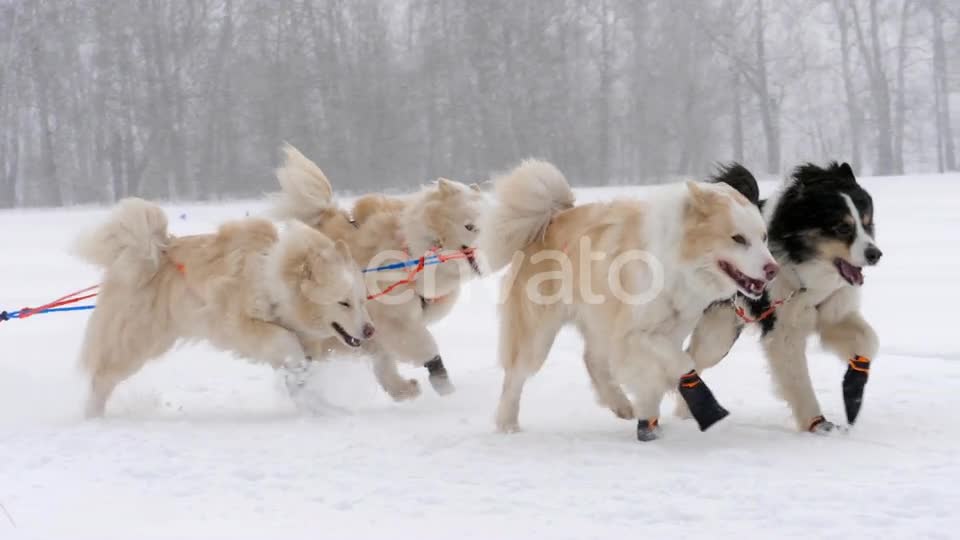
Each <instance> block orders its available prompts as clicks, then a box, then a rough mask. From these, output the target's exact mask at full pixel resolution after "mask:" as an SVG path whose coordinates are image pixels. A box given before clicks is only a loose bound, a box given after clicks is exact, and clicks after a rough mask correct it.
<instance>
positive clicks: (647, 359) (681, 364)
mask: <svg viewBox="0 0 960 540" xmlns="http://www.w3.org/2000/svg"><path fill="white" fill-rule="evenodd" d="M615 342H616V343H617V344H616V345H615V348H614V353H613V356H612V358H613V360H614V362H615V364H614V369H615V370H616V375H617V378H618V379H619V380H620V381H621V382H622V383H623V384H624V386H626V387H627V388H628V389H629V390H630V392H631V394H632V395H633V399H634V411H635V412H636V413H637V418H638V419H639V420H638V423H637V437H638V438H639V439H640V440H642V441H646V440H653V439H656V438H657V437H658V425H659V421H658V420H659V416H660V403H661V401H662V400H663V395H664V394H665V393H666V391H667V390H668V389H669V388H673V387H677V388H678V389H679V392H680V395H681V397H682V398H683V400H684V401H686V403H687V405H688V407H689V408H690V411H691V414H692V415H693V417H694V418H695V419H696V421H697V424H698V425H699V426H700V430H701V431H705V430H707V429H708V428H709V427H710V426H712V425H713V424H715V423H716V422H718V421H720V420H722V419H723V418H724V417H726V416H727V415H728V414H729V413H728V412H727V410H726V409H724V408H723V407H722V406H721V405H720V404H719V403H718V402H717V400H716V399H715V398H714V396H713V393H712V392H711V391H710V389H709V388H708V387H707V385H706V383H704V382H703V380H701V379H700V376H699V375H698V374H697V372H696V369H695V367H694V362H693V358H691V357H690V355H688V354H687V353H685V352H684V351H683V350H682V349H681V348H680V346H679V345H678V344H675V343H673V341H672V340H671V338H669V337H668V336H666V335H662V334H659V333H652V332H631V333H629V334H628V335H627V336H626V337H625V338H623V339H617V340H615Z"/></svg>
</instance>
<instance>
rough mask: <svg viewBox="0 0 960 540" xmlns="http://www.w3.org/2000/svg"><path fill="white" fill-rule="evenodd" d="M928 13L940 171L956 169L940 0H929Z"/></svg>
mask: <svg viewBox="0 0 960 540" xmlns="http://www.w3.org/2000/svg"><path fill="white" fill-rule="evenodd" d="M928 5H929V6H930V15H931V17H932V19H933V80H934V94H935V97H936V103H937V107H936V116H937V117H936V125H937V140H938V141H939V142H940V144H939V146H938V149H940V153H941V154H942V159H941V165H942V167H941V171H943V170H948V171H955V170H957V159H956V154H955V150H954V145H953V129H952V126H951V117H950V87H949V83H948V80H949V79H948V75H949V69H948V66H947V62H948V58H947V53H946V45H945V44H944V39H943V8H942V6H941V4H940V0H929V4H928Z"/></svg>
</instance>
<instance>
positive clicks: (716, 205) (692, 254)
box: [680, 188, 736, 260]
mask: <svg viewBox="0 0 960 540" xmlns="http://www.w3.org/2000/svg"><path fill="white" fill-rule="evenodd" d="M734 234H736V231H735V230H734V226H733V220H732V219H731V218H730V199H728V198H727V197H724V196H722V195H720V194H717V193H713V192H710V191H707V190H703V189H700V188H697V189H696V190H691V197H690V203H689V204H687V207H686V208H685V209H684V212H683V241H682V245H681V246H680V258H681V259H682V260H691V259H694V258H696V257H697V256H699V255H700V254H702V253H704V252H706V251H709V250H710V247H711V246H715V245H717V244H719V243H720V242H729V241H730V237H731V236H733V235H734Z"/></svg>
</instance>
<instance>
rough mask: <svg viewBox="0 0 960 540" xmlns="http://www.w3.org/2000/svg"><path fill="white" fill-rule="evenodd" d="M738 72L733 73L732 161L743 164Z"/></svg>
mask: <svg viewBox="0 0 960 540" xmlns="http://www.w3.org/2000/svg"><path fill="white" fill-rule="evenodd" d="M740 99H741V98H740V72H739V71H737V70H734V72H733V160H734V161H736V162H737V163H743V106H742V104H741V103H740Z"/></svg>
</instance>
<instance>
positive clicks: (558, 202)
mask: <svg viewBox="0 0 960 540" xmlns="http://www.w3.org/2000/svg"><path fill="white" fill-rule="evenodd" d="M494 185H495V193H496V199H497V206H496V208H495V209H494V210H493V211H492V212H491V213H490V214H489V216H488V218H487V219H485V220H484V225H483V234H482V238H481V242H480V245H481V251H482V252H483V253H484V255H485V256H486V257H487V258H488V259H489V261H490V264H491V266H492V267H493V268H494V269H497V268H501V267H505V266H507V265H508V264H509V265H510V270H509V272H508V273H507V275H506V277H505V278H504V283H503V304H502V307H501V320H500V359H501V362H502V365H503V368H504V370H505V376H504V380H503V389H502V394H501V396H500V405H499V408H498V410H497V416H496V422H497V426H498V428H499V429H500V430H501V431H506V432H509V431H514V430H517V429H518V414H519V407H520V395H521V392H522V390H523V386H524V383H525V381H526V380H527V378H529V377H530V376H531V375H533V374H534V373H536V372H537V371H538V370H539V369H540V367H541V366H542V364H543V362H544V360H545V359H546V357H547V353H548V352H549V350H550V346H551V344H552V343H553V340H554V338H555V336H556V334H557V332H558V331H559V330H560V328H561V327H562V326H563V325H564V324H567V323H573V324H575V325H576V326H577V328H578V329H579V330H580V332H581V334H582V335H583V338H584V340H585V341H586V346H585V354H584V360H585V362H586V366H587V371H588V373H589V375H590V378H591V380H592V383H593V387H594V389H595V391H596V393H597V397H598V400H599V401H600V402H601V403H602V404H604V405H606V406H607V407H609V408H610V409H611V410H612V411H613V412H614V413H615V414H616V415H617V416H619V417H621V418H633V417H634V416H637V417H639V419H640V420H639V422H638V429H637V436H638V438H640V440H652V439H655V438H657V436H658V434H659V428H658V420H657V419H658V416H659V410H660V402H661V399H662V398H663V395H664V393H665V392H666V391H667V390H668V389H670V388H676V387H679V390H680V393H681V395H682V396H683V398H684V399H685V400H686V401H687V403H688V404H689V406H690V409H691V411H692V412H693V414H694V416H695V418H696V419H697V421H698V422H699V423H700V427H701V429H702V430H705V429H707V428H708V427H709V426H710V425H712V424H713V423H715V422H717V421H718V420H720V419H722V418H723V417H724V416H726V414H727V412H726V411H725V410H724V409H723V408H722V407H720V405H719V404H718V403H717V402H716V400H715V399H714V398H713V396H712V393H711V392H710V391H709V389H708V388H707V387H706V385H705V384H703V382H702V380H700V378H699V377H698V375H697V374H696V372H695V371H694V363H693V359H692V358H691V357H690V356H689V355H688V354H687V353H686V352H684V350H683V347H682V345H683V340H684V339H685V338H686V337H687V336H688V335H689V334H690V332H691V331H692V330H693V328H694V326H695V325H696V323H697V321H698V320H699V319H700V316H701V314H702V313H703V311H704V309H705V308H706V307H707V306H708V305H710V304H711V303H712V302H715V301H717V300H720V299H726V298H730V297H731V296H733V294H734V293H736V292H737V291H740V292H742V293H744V294H746V295H749V296H751V297H757V296H759V295H760V294H761V292H762V291H763V289H764V286H765V285H766V283H767V281H768V280H770V279H772V278H773V276H774V275H775V274H776V271H777V265H776V263H775V262H774V260H773V258H772V256H771V255H770V252H769V251H768V250H767V247H766V228H765V226H764V222H763V219H762V218H761V216H760V213H759V211H758V210H757V208H756V207H755V206H753V205H752V204H750V202H749V201H747V199H745V198H744V197H743V196H742V195H740V194H739V193H738V192H736V191H735V190H734V189H733V188H731V187H729V186H727V185H711V184H705V183H693V182H689V183H687V184H686V185H682V184H681V185H676V186H669V187H667V188H665V189H663V190H662V192H661V193H659V194H658V195H655V196H652V197H650V198H647V199H645V200H618V201H614V202H605V203H593V204H586V205H582V206H575V205H574V195H573V192H572V191H571V189H570V186H569V185H568V184H567V181H566V179H565V178H564V177H563V175H562V174H561V173H560V171H558V170H557V169H556V168H555V167H554V166H553V165H551V164H549V163H546V162H543V161H537V160H528V161H525V162H523V163H522V164H521V165H520V166H519V167H517V168H516V169H514V170H513V171H511V172H510V173H508V174H506V175H505V176H502V177H500V178H498V179H496V180H495V182H494ZM621 385H623V386H624V387H626V389H627V390H628V391H629V393H630V394H632V397H633V402H632V403H631V402H630V401H629V400H628V399H627V397H626V396H625V395H624V393H623V391H622V390H621Z"/></svg>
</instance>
